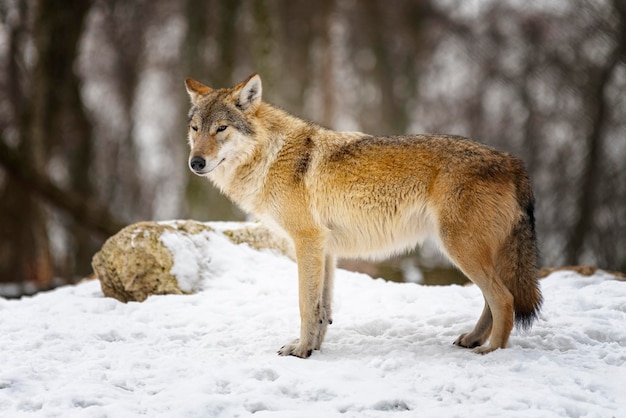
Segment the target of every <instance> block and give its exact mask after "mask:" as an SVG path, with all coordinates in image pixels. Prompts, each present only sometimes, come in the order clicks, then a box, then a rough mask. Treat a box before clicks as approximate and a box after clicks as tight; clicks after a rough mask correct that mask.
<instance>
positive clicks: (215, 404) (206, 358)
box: [0, 233, 626, 418]
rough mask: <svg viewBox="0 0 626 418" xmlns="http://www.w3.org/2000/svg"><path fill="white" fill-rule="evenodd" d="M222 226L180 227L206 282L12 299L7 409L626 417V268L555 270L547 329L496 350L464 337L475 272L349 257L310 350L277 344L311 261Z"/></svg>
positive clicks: (2, 407)
mask: <svg viewBox="0 0 626 418" xmlns="http://www.w3.org/2000/svg"><path fill="white" fill-rule="evenodd" d="M209 238H210V241H209V243H210V244H206V243H205V244H202V245H201V246H200V247H198V245H199V244H198V243H194V242H192V241H191V240H187V241H181V240H179V241H176V239H172V237H166V238H164V242H167V245H168V246H169V247H170V248H172V249H174V251H175V265H176V267H177V268H180V269H181V270H180V271H182V272H183V273H184V274H189V269H187V270H185V267H183V266H179V265H178V263H179V262H181V263H182V262H185V260H186V259H187V260H189V259H191V260H192V262H191V264H192V265H193V266H192V267H191V268H200V267H201V266H205V267H207V266H208V269H207V270H206V271H203V272H202V274H200V272H198V275H199V276H201V280H200V281H198V282H197V283H190V286H195V287H199V288H200V289H201V290H200V291H199V292H198V293H196V294H193V295H180V296H179V295H168V296H152V297H150V298H148V299H147V300H146V301H145V302H143V303H128V304H124V303H121V302H118V301H117V300H115V299H111V298H106V297H104V296H103V294H102V292H101V291H100V287H99V283H98V281H97V280H94V281H88V282H84V283H81V284H79V285H76V286H67V287H62V288H59V289H56V290H54V291H50V292H45V293H40V294H38V295H36V296H33V297H28V298H23V299H21V300H5V299H0V365H1V367H0V416H2V417H58V416H63V417H133V416H148V417H237V416H239V417H246V416H252V415H254V416H260V417H396V416H397V417H414V416H427V417H455V416H479V417H490V416H494V417H495V416H497V417H501V416H507V417H525V418H526V417H624V416H626V385H625V384H624V383H625V380H624V379H625V376H626V366H625V361H626V326H624V324H626V283H623V282H619V281H616V280H612V277H611V276H609V275H607V274H605V273H602V272H599V273H597V274H596V275H594V276H591V277H583V276H579V275H577V274H576V273H573V272H557V273H554V274H552V275H551V276H550V277H548V278H546V279H544V280H542V281H541V286H542V290H543V292H544V299H545V302H544V308H543V311H542V313H541V315H540V319H539V320H538V321H537V323H536V324H535V326H534V327H533V328H532V330H530V331H528V332H525V333H523V334H522V333H520V332H518V331H516V330H515V331H514V332H513V334H512V336H511V339H510V342H509V347H508V348H507V349H505V350H498V351H495V352H493V353H491V354H488V355H485V356H480V355H476V354H474V353H472V352H471V351H470V350H465V349H461V348H458V347H456V346H453V345H452V341H454V339H455V338H456V337H457V335H458V334H460V333H462V332H465V331H467V330H469V329H470V328H471V327H472V326H473V325H474V321H475V320H476V319H477V318H478V316H479V314H480V312H481V310H482V303H483V300H482V297H481V295H480V292H479V290H478V289H477V288H476V287H475V286H469V287H461V286H445V287H427V286H421V285H417V284H415V283H405V284H399V283H390V282H385V281H382V280H373V279H371V278H369V277H368V276H365V275H362V274H357V273H351V272H347V271H342V270H340V271H338V272H337V277H336V280H335V282H336V291H335V305H334V306H335V309H334V315H333V319H334V322H333V324H332V325H331V326H330V327H329V330H328V334H327V337H326V341H325V344H324V345H323V347H322V350H321V351H316V352H314V353H313V355H312V356H311V358H309V359H307V360H302V359H298V358H293V357H287V358H285V357H279V356H278V355H277V354H276V350H277V349H278V348H280V347H281V346H282V345H283V344H284V343H286V342H288V341H290V340H291V339H293V338H294V337H296V336H297V333H298V327H299V317H298V302H297V281H296V265H295V264H294V263H293V262H292V261H291V260H289V259H288V258H286V257H283V256H279V255H276V254H274V253H272V252H271V251H269V250H267V251H255V250H253V249H251V248H250V247H248V246H247V245H234V244H231V243H230V241H228V240H227V239H226V238H225V237H223V236H222V235H219V234H217V233H211V234H210V236H209ZM191 246H194V247H193V248H195V250H194V249H193V248H192V247H191ZM198 249H200V250H202V251H206V259H205V261H204V262H199V261H198V260H196V259H194V258H193V256H192V255H190V254H192V253H193V252H194V251H197V250H198ZM178 253H180V254H178ZM194 263H195V264H194ZM187 268H189V266H187Z"/></svg>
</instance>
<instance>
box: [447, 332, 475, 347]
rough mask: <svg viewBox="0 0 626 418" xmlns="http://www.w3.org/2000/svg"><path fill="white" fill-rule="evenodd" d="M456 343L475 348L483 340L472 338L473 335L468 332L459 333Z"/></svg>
mask: <svg viewBox="0 0 626 418" xmlns="http://www.w3.org/2000/svg"><path fill="white" fill-rule="evenodd" d="M454 345H458V346H459V347H464V348H475V347H478V346H480V345H482V342H481V341H480V339H478V338H471V335H470V333H469V332H468V333H465V334H461V335H459V338H457V339H456V340H455V341H454Z"/></svg>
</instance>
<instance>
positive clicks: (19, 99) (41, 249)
mask: <svg viewBox="0 0 626 418" xmlns="http://www.w3.org/2000/svg"><path fill="white" fill-rule="evenodd" d="M17 10H18V16H17V22H15V23H13V25H12V26H11V28H10V35H9V36H10V39H9V63H8V66H7V70H8V74H7V81H8V85H9V92H8V93H9V99H10V102H11V104H12V105H13V109H12V113H13V117H14V118H15V120H16V130H17V141H18V144H17V147H16V151H15V152H16V153H18V154H19V155H21V156H23V157H24V160H25V161H28V163H29V165H33V166H36V165H38V164H42V163H43V161H42V154H43V152H42V150H41V148H42V147H41V144H40V143H37V142H36V141H35V140H34V138H32V137H31V135H29V133H28V128H29V126H30V120H31V111H30V102H29V98H28V92H27V91H26V81H25V79H26V78H27V77H23V76H22V74H21V68H23V67H24V66H23V64H24V63H23V62H21V57H20V49H21V48H23V42H24V37H25V34H26V32H27V27H26V26H27V24H26V18H27V17H26V16H27V2H26V1H20V2H19V3H18V5H17ZM4 141H5V139H4V138H3V142H2V144H1V145H3V146H5V142H4ZM0 200H1V201H2V203H3V204H2V210H1V216H0V237H1V238H0V281H13V282H19V283H22V284H23V285H24V284H25V283H27V282H29V283H31V284H33V285H34V286H36V287H37V288H44V287H48V286H49V285H50V283H51V281H52V278H53V274H54V273H53V264H52V257H51V255H50V247H49V242H48V235H47V229H46V223H45V219H44V215H43V208H42V206H41V205H40V202H38V201H37V200H35V199H33V197H32V196H31V195H30V193H29V191H28V190H27V189H26V188H24V187H23V186H22V184H21V183H19V182H18V181H16V180H15V179H14V178H12V177H10V176H9V177H8V178H7V180H6V183H5V187H4V189H3V190H1V191H0Z"/></svg>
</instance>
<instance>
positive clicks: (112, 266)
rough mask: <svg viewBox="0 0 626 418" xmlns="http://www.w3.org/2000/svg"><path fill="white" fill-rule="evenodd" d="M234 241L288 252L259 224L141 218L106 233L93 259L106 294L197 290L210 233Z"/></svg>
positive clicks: (133, 296) (140, 296) (130, 296)
mask: <svg viewBox="0 0 626 418" xmlns="http://www.w3.org/2000/svg"><path fill="white" fill-rule="evenodd" d="M214 231H219V232H221V233H222V234H224V235H225V236H227V237H229V238H230V240H231V241H232V242H234V243H243V242H245V243H248V244H249V245H251V246H253V247H254V248H257V249H261V248H274V249H277V250H279V251H281V252H282V253H286V254H291V250H290V245H289V243H287V242H286V240H284V239H282V238H280V237H276V236H274V235H273V234H271V233H270V232H269V231H268V230H267V229H266V228H265V227H263V226H262V225H260V224H258V223H236V222H229V223H224V222H212V223H200V222H195V221H189V220H188V221H168V222H139V223H136V224H133V225H130V226H127V227H126V228H124V229H122V230H121V231H120V232H118V233H117V234H115V235H114V236H112V237H111V238H109V239H108V240H107V241H106V242H105V243H104V245H103V246H102V249H101V250H100V251H99V252H97V253H96V254H95V255H94V257H93V261H92V266H93V269H94V272H95V274H96V276H97V277H98V278H99V279H100V282H101V286H102V291H103V293H104V294H105V295H106V296H110V297H114V298H116V299H118V300H120V301H122V302H128V301H138V302H143V301H144V300H145V299H146V298H147V297H148V296H150V295H167V294H175V295H180V294H183V293H194V292H196V291H198V290H199V289H200V288H201V286H202V283H203V282H204V281H205V280H206V279H207V278H209V277H210V276H211V274H212V265H211V259H210V258H209V257H207V254H208V253H209V251H210V248H209V247H210V246H211V245H212V243H211V242H210V238H209V235H208V234H209V232H214Z"/></svg>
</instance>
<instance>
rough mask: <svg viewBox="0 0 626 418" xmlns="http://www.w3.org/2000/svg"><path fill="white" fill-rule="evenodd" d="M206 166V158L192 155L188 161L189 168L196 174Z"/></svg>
mask: <svg viewBox="0 0 626 418" xmlns="http://www.w3.org/2000/svg"><path fill="white" fill-rule="evenodd" d="M205 167H206V160H205V159H204V158H202V157H193V158H192V159H191V161H189V168H191V171H194V172H196V173H198V174H201V173H202V172H203V170H204V168H205Z"/></svg>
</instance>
